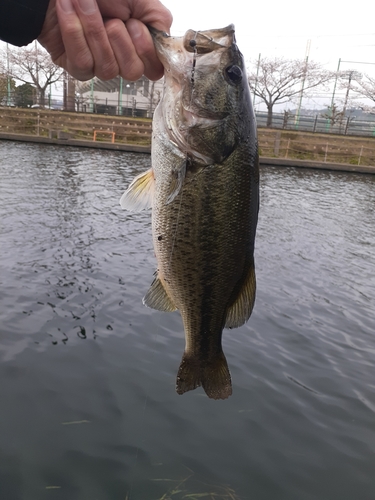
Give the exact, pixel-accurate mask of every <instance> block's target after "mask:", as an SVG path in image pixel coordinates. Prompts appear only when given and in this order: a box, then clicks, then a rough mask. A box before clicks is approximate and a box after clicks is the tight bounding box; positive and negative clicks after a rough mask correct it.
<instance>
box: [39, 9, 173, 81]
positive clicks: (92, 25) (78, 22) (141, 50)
mask: <svg viewBox="0 0 375 500" xmlns="http://www.w3.org/2000/svg"><path fill="white" fill-rule="evenodd" d="M147 24H149V25H151V26H154V27H155V28H157V29H160V30H163V31H167V32H168V31H169V28H170V26H171V24H172V15H171V13H170V12H169V10H168V9H166V8H165V7H164V6H163V5H162V4H161V3H160V1H159V0H50V4H49V7H48V11H47V15H46V18H45V22H44V26H43V30H42V33H41V34H40V36H39V37H38V40H39V42H40V43H41V44H42V45H43V46H44V47H45V48H46V49H47V50H48V52H49V53H50V54H51V57H52V60H53V61H54V62H55V63H56V64H58V65H59V66H61V67H63V68H65V69H66V70H67V71H68V73H70V74H71V75H72V76H73V77H74V78H77V79H78V80H89V79H90V78H92V77H93V76H97V77H98V78H101V79H102V80H110V79H111V78H114V77H116V76H117V75H121V76H122V77H123V78H125V79H126V80H137V79H138V78H140V77H141V76H142V75H143V74H144V75H145V76H147V77H148V78H149V79H150V80H157V79H159V78H161V77H162V76H163V66H162V64H161V63H160V61H159V59H158V57H157V55H156V51H155V47H154V44H153V41H152V37H151V35H150V33H149V31H148V29H147V26H146V25H147Z"/></svg>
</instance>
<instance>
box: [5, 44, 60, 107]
mask: <svg viewBox="0 0 375 500" xmlns="http://www.w3.org/2000/svg"><path fill="white" fill-rule="evenodd" d="M9 61H10V74H11V76H12V78H15V79H16V80H20V81H21V82H23V83H29V84H31V85H33V86H34V87H35V88H36V91H37V95H38V101H39V102H38V104H40V105H41V106H44V105H45V97H46V90H47V88H48V86H49V85H51V84H52V83H55V82H57V81H59V80H60V79H61V76H62V74H63V71H64V70H63V69H61V68H60V67H59V66H56V64H54V63H53V62H52V60H51V56H50V55H49V54H48V52H47V51H46V50H44V49H43V48H42V47H41V46H40V45H37V43H35V44H33V45H32V46H31V45H29V46H27V47H21V48H17V47H12V50H11V52H10V54H9Z"/></svg>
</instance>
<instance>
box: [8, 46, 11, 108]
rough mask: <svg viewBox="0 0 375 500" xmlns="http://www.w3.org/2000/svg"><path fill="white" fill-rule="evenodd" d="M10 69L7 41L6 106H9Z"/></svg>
mask: <svg viewBox="0 0 375 500" xmlns="http://www.w3.org/2000/svg"><path fill="white" fill-rule="evenodd" d="M10 104H11V98H10V69H9V44H8V43H7V106H10Z"/></svg>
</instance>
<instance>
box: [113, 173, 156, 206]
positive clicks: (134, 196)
mask: <svg viewBox="0 0 375 500" xmlns="http://www.w3.org/2000/svg"><path fill="white" fill-rule="evenodd" d="M153 196H154V172H153V170H152V168H150V170H147V172H144V173H143V174H140V175H137V177H135V178H134V179H133V181H132V182H131V184H130V186H129V187H128V189H127V190H126V191H125V193H124V194H123V195H122V196H121V200H120V205H121V206H122V208H125V209H126V210H130V211H132V212H140V211H141V210H145V209H146V208H151V206H152V199H153Z"/></svg>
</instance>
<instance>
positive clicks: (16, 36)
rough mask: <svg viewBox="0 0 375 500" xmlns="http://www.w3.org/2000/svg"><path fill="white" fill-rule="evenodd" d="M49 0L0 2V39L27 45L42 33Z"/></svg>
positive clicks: (2, 0) (5, 0) (0, 0)
mask: <svg viewBox="0 0 375 500" xmlns="http://www.w3.org/2000/svg"><path fill="white" fill-rule="evenodd" d="M48 4H49V0H0V39H1V40H4V41H5V42H9V43H11V44H12V45H18V46H21V45H27V44H28V43H30V42H32V41H33V40H35V39H36V38H37V37H38V36H39V35H40V32H41V31H42V27H43V23H44V18H45V16H46V12H47V7H48Z"/></svg>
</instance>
